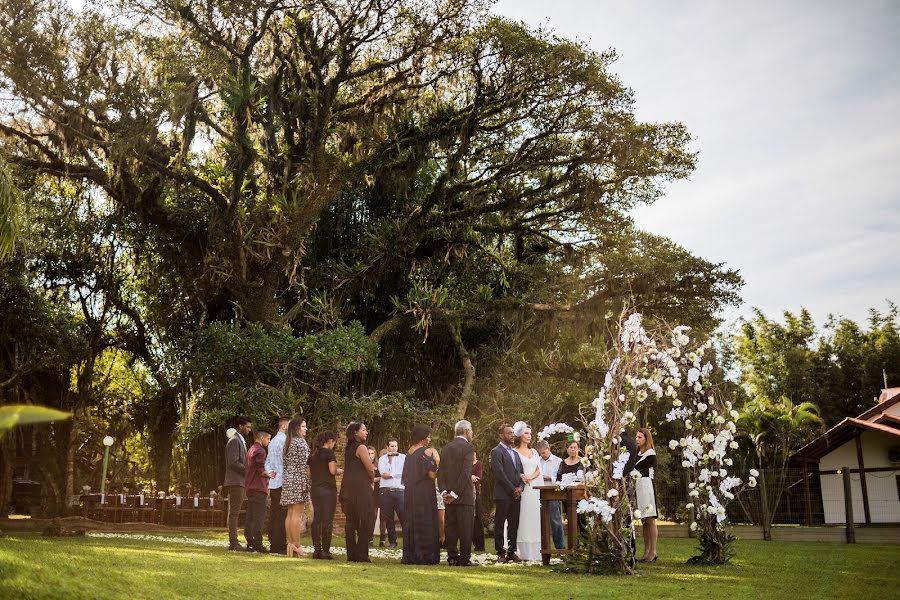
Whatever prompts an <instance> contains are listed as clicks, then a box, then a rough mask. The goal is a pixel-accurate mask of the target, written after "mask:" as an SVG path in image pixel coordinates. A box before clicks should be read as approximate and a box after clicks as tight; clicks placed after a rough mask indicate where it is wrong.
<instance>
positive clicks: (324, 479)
mask: <svg viewBox="0 0 900 600" xmlns="http://www.w3.org/2000/svg"><path fill="white" fill-rule="evenodd" d="M336 442H337V436H336V435H334V433H332V432H331V431H326V432H325V433H320V434H319V437H318V438H316V449H315V451H314V452H313V455H312V458H311V459H309V471H310V477H311V479H312V490H311V492H310V495H311V496H312V504H313V522H312V538H313V548H315V552H313V558H320V559H325V560H332V559H333V558H334V557H333V556H332V555H331V531H332V529H333V528H334V511H335V508H336V507H337V484H335V479H334V477H335V475H340V474H341V473H343V472H344V471H343V469H339V468H338V466H337V457H336V456H335V455H334V444H335V443H336Z"/></svg>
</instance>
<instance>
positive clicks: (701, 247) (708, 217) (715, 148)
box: [494, 0, 900, 323]
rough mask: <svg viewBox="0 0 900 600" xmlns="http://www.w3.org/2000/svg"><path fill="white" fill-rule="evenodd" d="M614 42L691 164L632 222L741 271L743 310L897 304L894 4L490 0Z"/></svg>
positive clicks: (646, 115)
mask: <svg viewBox="0 0 900 600" xmlns="http://www.w3.org/2000/svg"><path fill="white" fill-rule="evenodd" d="M494 11H495V12H497V13H499V14H501V15H504V16H506V17H509V18H512V19H515V20H520V21H525V22H526V23H528V24H531V25H543V26H547V27H550V28H551V29H553V30H554V31H555V32H556V33H557V34H558V35H560V36H563V37H567V38H577V39H580V40H582V41H585V42H588V43H589V45H590V46H591V47H592V48H593V49H596V50H604V49H607V48H610V47H612V48H615V49H616V51H617V52H618V53H619V55H620V58H619V60H618V61H617V62H616V63H615V65H614V67H613V71H614V73H615V74H616V75H617V77H618V78H619V79H620V80H621V81H622V82H623V83H624V84H625V85H627V86H629V87H630V88H632V89H633V90H634V92H635V98H636V106H635V111H636V114H637V117H638V118H639V119H641V120H644V121H650V122H662V121H681V122H683V123H685V124H686V125H687V126H688V129H689V130H690V131H691V133H692V135H693V136H694V141H693V143H692V147H693V149H694V150H697V151H699V153H700V154H699V162H698V168H697V170H696V172H695V173H694V174H693V175H692V176H691V178H690V179H688V180H684V181H678V182H673V183H672V184H669V185H668V186H667V188H666V194H665V196H664V197H663V198H661V199H660V200H658V201H657V202H656V203H655V204H653V205H651V206H649V207H641V208H639V209H637V210H635V211H634V213H633V217H634V219H635V221H636V223H637V224H638V226H639V227H641V228H643V229H646V230H649V231H651V232H653V233H656V234H660V235H665V236H666V237H669V238H671V239H672V240H674V241H675V242H677V243H679V244H680V245H682V246H684V247H685V248H687V249H688V250H690V251H691V252H693V253H695V254H698V255H700V256H702V257H704V258H706V259H708V260H712V261H715V262H724V263H726V264H727V265H728V266H729V267H731V268H736V269H739V270H740V272H741V274H742V275H743V277H744V279H745V286H744V289H743V291H742V296H743V298H744V301H745V302H744V305H743V306H742V307H740V308H739V309H736V310H732V311H728V314H727V315H726V317H727V318H728V319H729V320H730V319H733V318H736V317H737V316H740V315H746V314H748V313H749V311H750V309H751V307H758V308H760V309H762V310H763V311H764V312H765V313H766V314H767V315H768V316H769V317H780V316H781V313H782V311H784V310H791V311H794V312H796V311H797V310H799V309H800V307H801V306H805V307H806V308H808V309H809V310H810V311H811V312H812V314H813V317H814V318H815V319H816V320H817V321H818V322H819V323H822V322H823V321H824V320H825V318H826V317H827V315H828V314H829V313H834V314H839V315H843V316H846V317H849V318H852V319H855V320H857V321H863V320H865V319H866V318H867V317H868V309H869V308H872V307H874V308H878V309H880V310H885V309H886V308H887V300H888V299H891V300H894V301H895V302H898V303H900V236H898V232H900V2H897V1H896V0H885V1H877V0H854V1H852V2H851V1H849V0H841V1H834V0H815V1H806V0H791V1H790V2H783V1H775V0H764V1H760V2H752V3H751V2H721V1H716V0H709V1H699V0H679V1H678V2H672V1H670V0H655V1H649V0H552V1H551V0H500V1H499V2H498V3H497V4H496V6H495V8H494Z"/></svg>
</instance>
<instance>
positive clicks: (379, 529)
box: [366, 446, 387, 548]
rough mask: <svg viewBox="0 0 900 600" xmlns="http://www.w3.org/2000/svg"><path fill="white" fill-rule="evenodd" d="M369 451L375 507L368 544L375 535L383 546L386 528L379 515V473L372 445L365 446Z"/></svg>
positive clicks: (373, 543) (372, 544)
mask: <svg viewBox="0 0 900 600" xmlns="http://www.w3.org/2000/svg"><path fill="white" fill-rule="evenodd" d="M366 450H368V451H369V460H371V461H372V465H373V466H374V467H375V481H373V482H372V506H374V507H375V525H374V527H373V528H372V537H371V539H370V541H369V545H370V546H374V545H375V536H376V535H377V536H380V541H379V544H378V545H379V546H380V547H382V548H384V538H385V534H387V530H386V529H385V528H384V518H383V517H382V516H381V502H380V500H379V498H378V496H379V493H380V492H381V473H380V472H379V471H378V455H377V454H376V452H375V447H374V446H366Z"/></svg>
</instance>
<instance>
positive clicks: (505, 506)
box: [491, 423, 525, 563]
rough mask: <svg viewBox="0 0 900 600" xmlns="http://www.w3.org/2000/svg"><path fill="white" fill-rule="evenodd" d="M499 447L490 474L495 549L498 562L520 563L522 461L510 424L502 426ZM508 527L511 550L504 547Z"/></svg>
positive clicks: (492, 456)
mask: <svg viewBox="0 0 900 600" xmlns="http://www.w3.org/2000/svg"><path fill="white" fill-rule="evenodd" d="M499 433H500V443H499V444H497V445H496V446H495V447H494V449H493V450H491V471H493V473H494V506H496V509H497V512H496V514H495V516H494V548H495V549H496V550H497V562H501V563H502V562H520V561H521V559H520V558H519V557H518V556H517V555H516V536H517V535H518V532H519V508H520V507H521V504H522V503H521V500H522V490H523V489H525V484H524V483H523V482H522V474H523V473H524V471H523V470H522V460H521V459H520V458H519V453H518V452H516V451H515V450H514V449H513V440H514V439H515V436H514V435H513V428H512V427H510V426H509V425H507V424H505V423H504V424H503V425H501V426H500V432H499ZM504 524H505V525H506V527H507V532H506V538H507V539H508V540H509V548H504V547H503V526H504Z"/></svg>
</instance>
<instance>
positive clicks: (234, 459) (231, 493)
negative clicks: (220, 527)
mask: <svg viewBox="0 0 900 600" xmlns="http://www.w3.org/2000/svg"><path fill="white" fill-rule="evenodd" d="M246 462H247V444H246V442H244V437H243V436H242V435H241V434H240V433H239V432H238V433H235V434H234V436H232V437H231V439H229V440H228V443H227V444H226V445H225V482H224V484H223V485H222V489H223V490H224V491H225V494H226V497H227V498H228V544H229V545H230V546H232V547H236V546H239V545H240V542H239V541H238V533H237V530H238V517H239V515H240V513H241V504H242V503H243V501H244V476H245V475H246V472H247V469H246Z"/></svg>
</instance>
